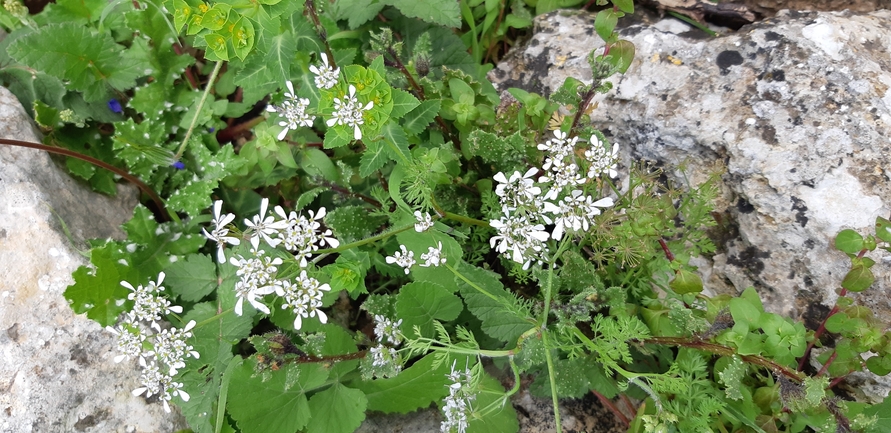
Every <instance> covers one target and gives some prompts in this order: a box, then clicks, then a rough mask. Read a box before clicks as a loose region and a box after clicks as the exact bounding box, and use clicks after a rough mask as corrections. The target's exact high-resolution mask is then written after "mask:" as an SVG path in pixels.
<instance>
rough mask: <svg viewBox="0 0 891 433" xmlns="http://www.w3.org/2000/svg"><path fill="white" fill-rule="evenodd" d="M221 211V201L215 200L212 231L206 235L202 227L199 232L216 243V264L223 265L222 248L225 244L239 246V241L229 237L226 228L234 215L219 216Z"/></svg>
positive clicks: (223, 254)
mask: <svg viewBox="0 0 891 433" xmlns="http://www.w3.org/2000/svg"><path fill="white" fill-rule="evenodd" d="M222 210H223V201H222V200H217V201H215V202H213V226H214V229H213V230H212V231H211V232H210V233H208V232H207V230H206V229H204V228H203V227H202V228H201V231H202V232H203V233H204V237H206V238H207V239H210V240H212V241H214V242H216V243H217V262H219V263H223V262H225V261H226V254H225V253H224V252H223V247H224V246H225V245H226V244H229V245H239V244H241V240H240V239H238V238H235V237H232V236H229V229H227V228H226V226H227V225H229V223H231V222H232V221H234V220H235V215H233V214H231V213H227V214H226V215H221V214H220V212H222Z"/></svg>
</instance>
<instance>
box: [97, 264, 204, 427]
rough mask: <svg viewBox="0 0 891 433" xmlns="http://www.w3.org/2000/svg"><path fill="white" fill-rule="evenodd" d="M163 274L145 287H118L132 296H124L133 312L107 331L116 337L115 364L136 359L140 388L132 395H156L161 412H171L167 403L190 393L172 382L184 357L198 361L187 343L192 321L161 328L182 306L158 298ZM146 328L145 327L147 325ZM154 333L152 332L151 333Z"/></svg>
mask: <svg viewBox="0 0 891 433" xmlns="http://www.w3.org/2000/svg"><path fill="white" fill-rule="evenodd" d="M163 282H164V273H163V272H161V273H160V274H158V281H157V282H154V281H149V283H148V284H147V285H145V286H142V285H140V286H137V287H133V286H132V285H131V284H130V283H128V282H126V281H121V285H122V286H124V287H126V288H127V289H129V290H130V291H131V292H132V293H130V295H129V296H128V297H127V298H128V299H130V300H131V301H133V302H134V305H133V309H132V310H131V311H128V312H127V313H125V314H124V315H123V316H122V318H121V320H120V321H119V322H118V324H117V325H116V326H115V327H110V326H109V327H108V328H106V329H107V330H108V331H109V332H111V333H113V334H115V335H117V337H118V341H117V351H118V352H119V354H118V355H117V356H115V357H114V361H115V362H121V361H124V360H129V359H130V358H136V359H138V360H139V365H140V367H142V372H141V374H140V378H139V381H140V384H141V386H140V387H139V388H136V389H135V390H133V395H141V394H145V397H151V396H153V395H157V396H158V399H159V400H161V401H162V402H163V403H164V410H166V411H167V412H170V405H169V403H168V402H170V401H171V400H172V399H173V397H176V396H178V397H179V398H181V399H182V400H183V401H189V394H187V393H186V392H185V391H183V390H182V386H183V384H182V383H180V382H177V381H175V380H174V377H175V376H176V375H177V373H178V371H179V370H180V369H182V368H184V367H185V366H186V363H185V359H186V357H187V356H191V357H193V358H196V359H197V358H198V352H196V351H195V350H193V347H192V346H191V345H189V344H188V343H187V342H186V340H188V339H189V338H191V337H192V328H194V327H195V321H194V320H192V321H189V323H187V324H186V326H185V327H184V328H170V329H161V324H160V321H161V319H162V317H161V316H162V315H167V314H170V313H181V312H182V311H183V309H182V307H180V306H176V305H171V304H170V301H169V300H168V299H167V298H165V297H163V296H161V294H162V293H163V292H164V286H162V285H161V284H162V283H163ZM146 325H148V326H146ZM152 330H154V331H155V332H154V333H152V332H153V331H152Z"/></svg>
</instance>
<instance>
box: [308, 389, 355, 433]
mask: <svg viewBox="0 0 891 433" xmlns="http://www.w3.org/2000/svg"><path fill="white" fill-rule="evenodd" d="M367 404H368V400H367V399H366V398H365V394H364V393H362V391H360V390H358V389H352V388H347V387H345V386H343V385H341V384H339V383H335V384H334V385H333V386H332V387H330V388H328V389H326V390H324V391H322V392H319V393H317V394H316V395H314V396H312V398H311V399H310V400H309V410H310V411H311V412H312V420H311V422H310V423H309V425H308V426H307V428H306V431H307V433H350V432H352V431H354V430H356V428H358V427H359V425H360V424H362V420H364V419H365V407H366V405H367Z"/></svg>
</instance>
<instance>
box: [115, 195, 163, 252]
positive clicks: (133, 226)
mask: <svg viewBox="0 0 891 433" xmlns="http://www.w3.org/2000/svg"><path fill="white" fill-rule="evenodd" d="M122 228H123V229H124V231H125V232H127V240H129V241H131V242H136V243H139V244H147V243H150V242H152V241H153V240H154V239H155V238H156V237H157V236H158V235H157V234H156V231H157V230H158V222H157V221H155V216H154V215H152V212H151V211H150V210H148V208H146V207H145V206H143V205H142V204H138V205H136V208H134V209H133V217H132V218H130V221H127V222H126V223H124V225H123V226H122Z"/></svg>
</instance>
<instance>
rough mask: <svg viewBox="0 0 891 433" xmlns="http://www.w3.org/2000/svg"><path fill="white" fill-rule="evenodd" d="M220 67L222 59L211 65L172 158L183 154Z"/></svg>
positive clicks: (178, 157)
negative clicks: (195, 107)
mask: <svg viewBox="0 0 891 433" xmlns="http://www.w3.org/2000/svg"><path fill="white" fill-rule="evenodd" d="M220 69H223V61H222V60H221V61H219V62H217V64H216V65H215V66H214V67H213V72H211V73H210V79H209V80H207V86H205V87H204V93H203V94H202V95H201V100H200V101H198V107H197V109H196V110H195V115H194V116H192V123H190V124H189V129H188V130H186V136H185V137H183V142H182V143H180V145H179V149H178V150H177V151H176V155H174V156H173V159H174V160H177V161H179V159H180V158H181V157H182V156H183V152H184V151H185V150H186V143H188V142H189V138H190V137H191V136H192V131H194V130H195V124H196V123H198V116H200V115H201V109H202V108H204V103H205V102H207V95H209V94H210V89H211V88H213V84H214V82H215V81H216V80H217V75H218V74H219V73H220Z"/></svg>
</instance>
